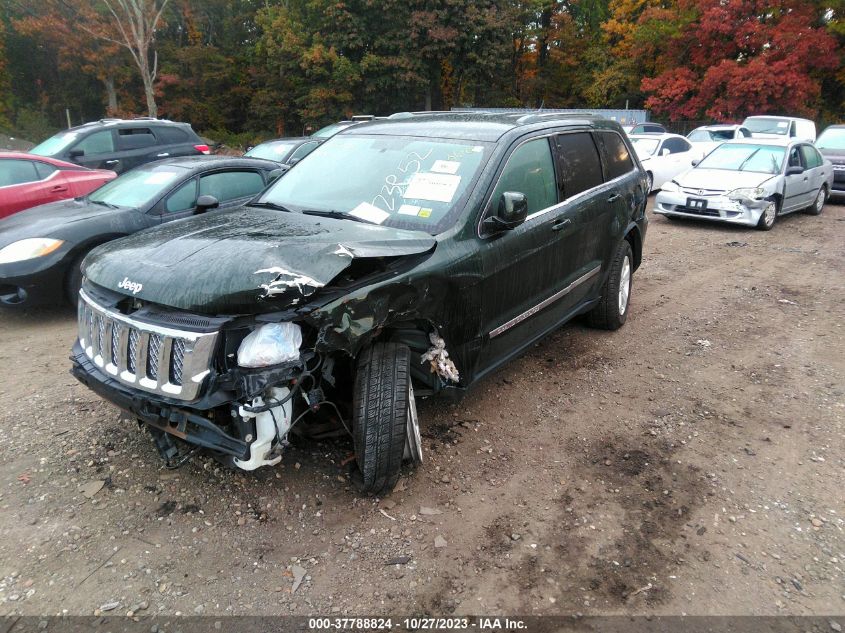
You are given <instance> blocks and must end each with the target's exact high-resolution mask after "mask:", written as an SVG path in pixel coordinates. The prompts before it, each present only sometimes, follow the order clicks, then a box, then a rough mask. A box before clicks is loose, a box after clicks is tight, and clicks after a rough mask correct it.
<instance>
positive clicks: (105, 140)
mask: <svg viewBox="0 0 845 633" xmlns="http://www.w3.org/2000/svg"><path fill="white" fill-rule="evenodd" d="M72 149H80V150H82V151H83V152H85V156H90V155H92V154H108V153H109V152H113V151H114V136H113V135H112V133H111V130H101V131H99V132H94V133H93V134H89V135H88V136H86V137H85V138H83V139H82V140H81V141H79V142H78V143H77V144H76V145H74V146H73V148H72Z"/></svg>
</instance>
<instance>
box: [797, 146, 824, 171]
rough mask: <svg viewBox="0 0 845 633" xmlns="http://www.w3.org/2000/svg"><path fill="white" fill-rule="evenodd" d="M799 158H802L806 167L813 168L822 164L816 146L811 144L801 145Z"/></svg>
mask: <svg viewBox="0 0 845 633" xmlns="http://www.w3.org/2000/svg"><path fill="white" fill-rule="evenodd" d="M801 158H803V159H804V166H805V167H806V168H807V169H813V168H814V167H821V166H822V157H821V155H820V154H819V153H818V151H816V148H815V147H813V146H811V145H802V146H801Z"/></svg>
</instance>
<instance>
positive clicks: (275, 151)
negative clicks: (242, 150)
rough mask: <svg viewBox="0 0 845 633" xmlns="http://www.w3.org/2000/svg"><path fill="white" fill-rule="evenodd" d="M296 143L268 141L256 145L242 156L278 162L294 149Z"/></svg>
mask: <svg viewBox="0 0 845 633" xmlns="http://www.w3.org/2000/svg"><path fill="white" fill-rule="evenodd" d="M297 143H298V141H270V142H269V143H262V144H261V145H256V146H255V147H253V148H252V149H251V150H249V151H248V152H247V153H246V154H244V156H250V157H252V158H264V159H266V160H276V161H278V160H281V159H282V158H284V157H285V156H287V155H288V154H289V153H290V151H291V150H292V149H293V148H294V147H296V145H297Z"/></svg>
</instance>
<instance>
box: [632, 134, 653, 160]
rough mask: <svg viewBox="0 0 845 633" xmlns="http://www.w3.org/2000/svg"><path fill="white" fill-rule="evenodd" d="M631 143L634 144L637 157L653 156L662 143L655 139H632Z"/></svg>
mask: <svg viewBox="0 0 845 633" xmlns="http://www.w3.org/2000/svg"><path fill="white" fill-rule="evenodd" d="M631 142H632V143H633V144H634V149H635V150H636V152H637V156H651V155H652V154H654V152H656V151H657V146H658V145H660V141H659V140H658V139H654V138H632V139H631Z"/></svg>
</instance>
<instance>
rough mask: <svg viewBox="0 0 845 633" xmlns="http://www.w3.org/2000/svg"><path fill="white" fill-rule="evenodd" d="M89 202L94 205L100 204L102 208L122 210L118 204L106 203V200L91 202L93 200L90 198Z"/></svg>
mask: <svg viewBox="0 0 845 633" xmlns="http://www.w3.org/2000/svg"><path fill="white" fill-rule="evenodd" d="M88 202H92V203H94V204H99V205H100V206H103V207H108V208H109V209H119V208H120V207H118V206H117V205H116V204H112V203H111V202H106V201H105V200H91V198H88Z"/></svg>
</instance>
